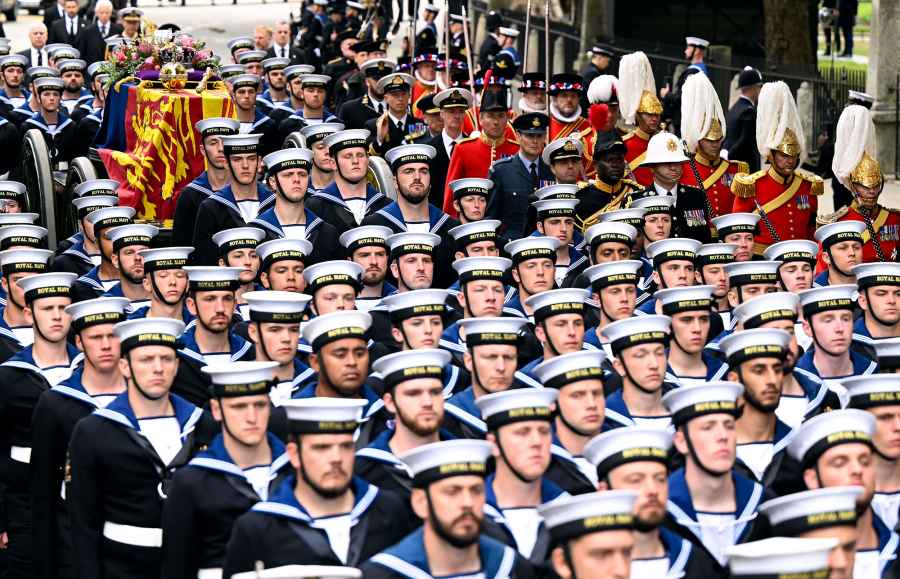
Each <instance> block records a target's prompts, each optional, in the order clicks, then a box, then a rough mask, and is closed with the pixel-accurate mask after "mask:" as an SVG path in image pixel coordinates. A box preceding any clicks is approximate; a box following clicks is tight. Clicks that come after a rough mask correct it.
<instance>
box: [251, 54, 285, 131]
mask: <svg viewBox="0 0 900 579" xmlns="http://www.w3.org/2000/svg"><path fill="white" fill-rule="evenodd" d="M290 64H291V60H290V59H289V58H284V57H281V56H272V57H269V58H266V59H265V60H263V61H262V68H263V82H264V83H265V85H266V86H267V87H268V88H266V90H264V91H263V92H262V94H259V95H257V97H256V105H257V106H259V107H260V108H261V109H262V111H263V113H265V114H266V116H271V114H270V113H271V112H272V110H273V109H275V108H276V107H278V106H279V105H283V104H286V103H287V102H288V99H289V96H288V90H287V79H286V78H285V73H284V69H286V68H287V67H288V66H289V65H290Z"/></svg>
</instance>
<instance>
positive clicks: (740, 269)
mask: <svg viewBox="0 0 900 579" xmlns="http://www.w3.org/2000/svg"><path fill="white" fill-rule="evenodd" d="M779 266H781V262H780V261H756V260H752V261H736V262H734V263H727V264H725V273H726V274H728V283H729V285H730V286H731V287H738V286H744V285H750V284H758V283H767V284H773V285H774V284H775V283H777V282H778V268H779Z"/></svg>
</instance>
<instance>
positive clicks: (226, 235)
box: [213, 227, 266, 319]
mask: <svg viewBox="0 0 900 579" xmlns="http://www.w3.org/2000/svg"><path fill="white" fill-rule="evenodd" d="M265 236H266V233H265V232H264V231H263V230H262V229H257V228H256V227H234V228H232V229H224V230H222V231H220V232H218V233H216V234H215V235H213V243H215V244H216V247H218V255H219V262H218V265H219V266H224V267H239V268H240V269H241V273H240V274H239V275H238V281H239V282H240V285H239V286H238V289H237V291H235V293H234V296H235V299H236V300H237V309H238V312H240V314H241V318H243V319H247V303H246V300H245V299H244V294H246V293H248V292H251V291H254V290H255V289H256V287H257V286H256V277H257V275H258V274H259V266H260V259H259V255H257V253H256V247H257V246H258V245H259V242H260V241H262V240H263V239H265Z"/></svg>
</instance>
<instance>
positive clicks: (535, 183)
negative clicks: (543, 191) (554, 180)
mask: <svg viewBox="0 0 900 579" xmlns="http://www.w3.org/2000/svg"><path fill="white" fill-rule="evenodd" d="M537 186H538V174H537V163H535V162H534V161H532V162H531V189H532V190H535V189H537Z"/></svg>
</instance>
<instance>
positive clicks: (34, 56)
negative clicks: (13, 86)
mask: <svg viewBox="0 0 900 579" xmlns="http://www.w3.org/2000/svg"><path fill="white" fill-rule="evenodd" d="M39 52H40V53H41V62H40V64H38V53H39ZM31 66H50V64H49V63H48V62H47V50H46V49H43V48H42V49H40V50H38V49H36V48H34V47H32V48H31Z"/></svg>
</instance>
